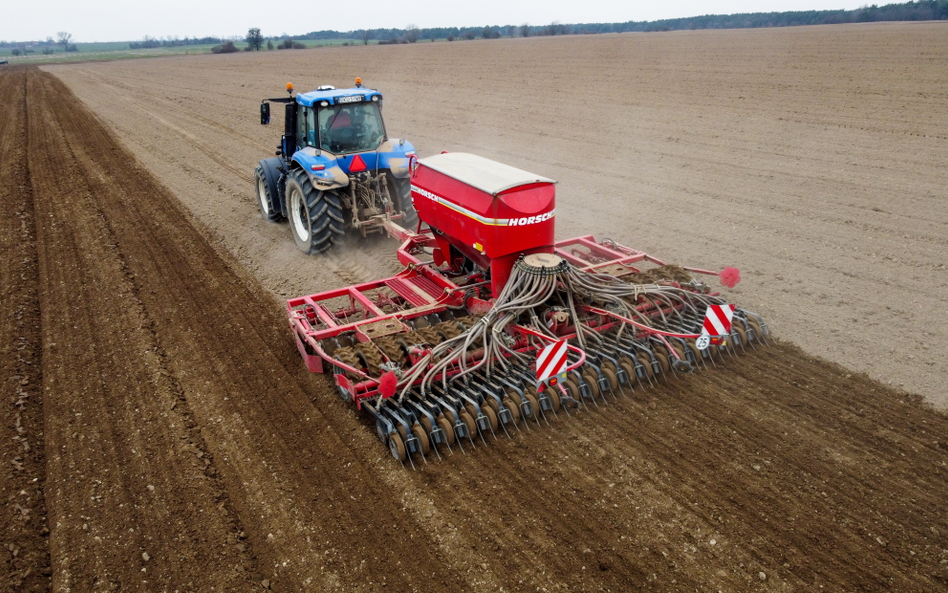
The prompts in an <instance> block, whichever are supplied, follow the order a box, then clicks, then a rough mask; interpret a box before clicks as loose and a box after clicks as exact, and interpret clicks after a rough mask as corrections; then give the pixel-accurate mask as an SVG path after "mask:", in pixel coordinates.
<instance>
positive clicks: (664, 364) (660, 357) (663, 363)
mask: <svg viewBox="0 0 948 593" xmlns="http://www.w3.org/2000/svg"><path fill="white" fill-rule="evenodd" d="M653 354H654V355H655V360H657V361H658V366H659V367H661V369H662V373H663V374H665V373H668V372H669V371H670V370H671V365H670V364H668V355H667V354H665V353H664V352H662V351H660V350H655V351H654V352H653Z"/></svg>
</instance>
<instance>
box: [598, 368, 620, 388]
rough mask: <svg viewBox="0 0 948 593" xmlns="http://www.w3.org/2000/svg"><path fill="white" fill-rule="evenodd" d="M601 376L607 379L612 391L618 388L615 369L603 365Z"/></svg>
mask: <svg viewBox="0 0 948 593" xmlns="http://www.w3.org/2000/svg"><path fill="white" fill-rule="evenodd" d="M602 376H603V377H605V378H606V381H609V386H610V387H612V390H613V391H616V390H618V389H619V377H618V376H616V373H615V371H613V370H612V369H611V368H609V367H606V366H603V367H602Z"/></svg>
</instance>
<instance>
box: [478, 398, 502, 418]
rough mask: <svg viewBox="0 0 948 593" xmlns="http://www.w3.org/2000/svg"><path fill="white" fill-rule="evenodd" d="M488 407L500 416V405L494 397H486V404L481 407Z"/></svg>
mask: <svg viewBox="0 0 948 593" xmlns="http://www.w3.org/2000/svg"><path fill="white" fill-rule="evenodd" d="M484 406H488V407H490V408H491V409H493V410H494V413H495V414H500V404H498V403H497V400H496V399H494V398H493V397H485V398H484V404H483V405H482V406H481V407H484Z"/></svg>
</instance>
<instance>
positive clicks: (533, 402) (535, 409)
mask: <svg viewBox="0 0 948 593" xmlns="http://www.w3.org/2000/svg"><path fill="white" fill-rule="evenodd" d="M523 397H524V398H525V399H526V400H527V402H528V403H529V404H530V414H529V417H530V418H536V416H537V414H538V413H539V412H540V404H538V403H537V398H536V397H534V395H533V394H532V393H530V392H529V391H527V392H525V393H524V394H523Z"/></svg>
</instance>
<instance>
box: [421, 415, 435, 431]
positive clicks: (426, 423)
mask: <svg viewBox="0 0 948 593" xmlns="http://www.w3.org/2000/svg"><path fill="white" fill-rule="evenodd" d="M418 422H421V425H422V426H424V427H425V432H426V433H429V434H430V433H431V429H432V428H433V427H432V426H431V420H428V417H427V416H422V417H421V418H419V419H418Z"/></svg>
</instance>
